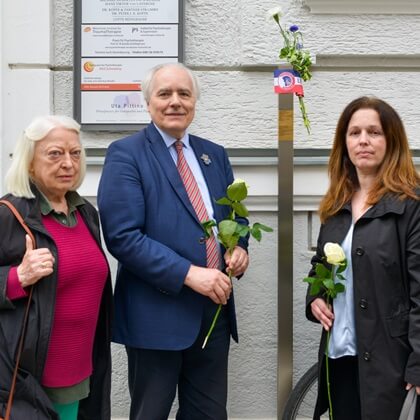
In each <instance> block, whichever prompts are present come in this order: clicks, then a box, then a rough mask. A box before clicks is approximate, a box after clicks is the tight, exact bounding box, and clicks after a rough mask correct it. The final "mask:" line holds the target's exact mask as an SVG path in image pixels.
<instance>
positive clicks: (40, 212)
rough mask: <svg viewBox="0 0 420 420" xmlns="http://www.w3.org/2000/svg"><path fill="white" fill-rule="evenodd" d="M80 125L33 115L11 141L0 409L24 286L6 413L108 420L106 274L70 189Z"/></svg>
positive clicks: (0, 315) (3, 241) (86, 213)
mask: <svg viewBox="0 0 420 420" xmlns="http://www.w3.org/2000/svg"><path fill="white" fill-rule="evenodd" d="M79 129H80V127H79V124H77V122H76V121H74V120H73V119H71V118H67V117H63V116H47V117H40V118H37V119H35V120H34V121H33V122H32V123H31V124H30V125H29V126H28V128H27V129H26V130H25V131H24V133H23V135H22V137H21V138H20V139H19V141H18V143H17V146H16V150H15V153H14V155H13V162H12V165H11V168H10V170H9V172H8V174H7V176H6V188H7V189H8V191H9V194H7V195H6V196H5V197H4V199H7V200H9V201H10V202H11V203H12V204H14V206H15V207H16V208H17V209H18V211H19V212H20V213H21V215H22V217H23V218H24V220H25V222H26V224H27V225H28V226H29V228H30V229H31V231H32V232H33V234H34V236H35V240H36V245H37V248H36V249H34V246H33V243H32V241H31V239H30V238H29V236H28V235H26V236H25V232H24V230H23V229H22V227H21V226H20V224H19V223H18V222H17V220H16V219H15V218H14V216H13V215H12V213H11V212H10V210H9V209H8V208H7V207H5V206H1V207H0V226H1V235H0V416H3V415H4V410H5V402H6V401H7V396H8V392H9V389H10V383H11V375H12V371H13V368H14V364H15V363H14V358H15V354H16V348H17V343H18V340H19V335H20V327H21V325H22V317H23V311H24V309H25V305H26V302H27V296H28V287H29V286H33V298H32V302H31V306H30V313H29V323H28V328H27V335H26V339H25V344H24V350H23V353H22V358H21V363H20V372H19V376H18V382H17V388H16V393H15V397H14V403H13V408H12V412H11V418H12V419H14V420H28V419H31V420H37V419H39V420H41V419H42V420H46V419H60V420H76V419H84V420H95V419H97V420H108V419H110V417H111V416H110V374H111V358H110V319H111V316H110V310H111V298H112V296H111V295H112V289H111V281H110V273H109V267H108V263H107V261H106V257H105V254H104V252H103V250H102V247H101V243H100V232H99V223H98V215H97V212H96V210H95V208H94V207H93V206H92V205H91V204H89V203H88V202H87V201H86V200H84V199H83V198H82V197H80V196H79V195H78V194H77V192H76V189H77V188H78V187H79V186H80V184H81V183H82V181H83V178H84V174H85V170H86V163H85V154H84V150H83V148H82V146H81V143H80V139H79Z"/></svg>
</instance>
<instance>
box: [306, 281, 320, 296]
mask: <svg viewBox="0 0 420 420" xmlns="http://www.w3.org/2000/svg"><path fill="white" fill-rule="evenodd" d="M320 291H321V287H320V286H319V285H318V284H313V285H312V286H311V288H310V290H309V294H310V295H311V296H316V295H317V294H319V292H320Z"/></svg>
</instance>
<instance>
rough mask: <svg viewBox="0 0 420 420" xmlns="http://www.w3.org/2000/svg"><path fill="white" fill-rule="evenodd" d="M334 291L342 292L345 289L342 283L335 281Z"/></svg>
mask: <svg viewBox="0 0 420 420" xmlns="http://www.w3.org/2000/svg"><path fill="white" fill-rule="evenodd" d="M334 289H335V291H336V293H337V294H338V293H343V292H344V291H345V290H346V287H345V286H344V284H343V283H336V284H335V286H334Z"/></svg>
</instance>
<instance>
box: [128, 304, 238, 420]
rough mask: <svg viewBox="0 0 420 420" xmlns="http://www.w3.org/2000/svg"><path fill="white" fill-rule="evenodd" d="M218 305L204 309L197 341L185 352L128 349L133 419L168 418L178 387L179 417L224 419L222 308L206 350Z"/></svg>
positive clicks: (226, 336)
mask: <svg viewBox="0 0 420 420" xmlns="http://www.w3.org/2000/svg"><path fill="white" fill-rule="evenodd" d="M216 309H217V305H214V304H209V305H208V307H207V308H206V310H205V311H204V316H203V322H202V325H201V330H200V333H199V335H198V337H197V339H196V341H195V342H194V344H193V345H192V346H191V347H190V348H188V349H186V350H181V351H166V350H146V349H138V348H132V347H126V350H127V356H128V385H129V390H130V396H131V406H130V420H166V419H167V418H168V416H169V412H170V410H171V407H172V403H173V401H174V398H175V393H176V389H177V387H178V401H179V409H178V412H177V415H176V419H177V420H226V419H227V412H226V400H227V367H228V353H229V343H230V330H229V320H228V317H227V312H226V308H223V309H222V311H221V313H220V316H219V319H218V321H217V324H216V327H215V328H214V330H213V332H212V335H211V336H210V339H209V341H208V342H207V345H206V347H205V349H202V348H201V347H202V345H203V341H204V337H205V336H206V334H207V331H208V329H209V327H210V324H211V321H212V319H213V316H214V314H215V312H216Z"/></svg>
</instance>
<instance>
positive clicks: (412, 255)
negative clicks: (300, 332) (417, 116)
mask: <svg viewBox="0 0 420 420" xmlns="http://www.w3.org/2000/svg"><path fill="white" fill-rule="evenodd" d="M329 178H330V186H329V189H328V191H327V194H326V195H325V196H324V198H323V200H322V202H321V204H320V210H319V214H320V218H321V223H322V224H321V230H320V234H319V238H318V244H317V252H316V255H315V257H314V258H313V259H312V265H313V267H314V268H315V265H316V263H320V262H324V261H325V259H324V257H325V256H324V253H323V249H324V245H325V243H326V242H333V243H338V244H340V245H341V246H342V247H343V249H344V251H345V254H346V258H347V261H348V267H347V269H346V271H345V272H344V273H343V275H344V277H345V279H346V280H345V281H344V282H343V283H344V284H345V287H346V291H345V292H344V293H342V294H339V295H338V297H337V298H336V299H335V300H334V301H333V307H331V306H327V304H326V301H325V298H324V296H323V295H322V292H321V293H320V294H319V295H318V296H311V295H310V294H309V292H308V295H307V305H306V314H307V317H308V319H310V320H311V321H314V322H320V323H321V324H322V326H323V333H322V339H321V344H320V352H319V366H320V369H319V375H320V376H319V393H318V399H317V404H316V408H315V414H314V419H319V418H320V415H321V414H322V413H324V412H326V411H327V409H328V400H327V390H326V380H325V378H326V376H325V346H326V331H328V330H329V329H331V339H330V345H329V350H328V354H329V365H330V379H331V381H330V382H331V394H332V395H331V396H332V407H333V415H334V419H335V420H358V419H363V420H397V419H398V417H399V413H400V411H401V407H402V404H403V401H404V398H405V395H406V392H407V389H409V388H411V387H412V386H416V391H417V393H420V201H419V196H418V191H417V187H418V184H419V176H418V174H417V172H416V170H415V168H414V165H413V161H412V158H411V154H410V151H409V146H408V141H407V136H406V133H405V130H404V126H403V124H402V121H401V119H400V117H399V116H398V114H397V113H396V112H395V110H394V109H393V108H392V107H391V106H390V105H388V104H387V103H385V102H384V101H382V100H380V99H377V98H374V97H361V98H358V99H356V100H354V101H352V102H351V103H350V104H349V105H347V107H346V108H345V109H344V111H343V113H342V114H341V116H340V118H339V120H338V124H337V128H336V133H335V139H334V144H333V148H332V151H331V156H330V161H329ZM310 275H314V271H313V270H312V271H311V273H310Z"/></svg>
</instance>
